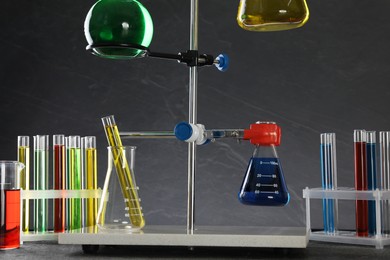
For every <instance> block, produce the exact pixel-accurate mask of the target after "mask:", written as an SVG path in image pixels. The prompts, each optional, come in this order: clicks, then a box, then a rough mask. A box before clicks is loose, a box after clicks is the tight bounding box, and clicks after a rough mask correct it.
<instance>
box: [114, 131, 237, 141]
mask: <svg viewBox="0 0 390 260" xmlns="http://www.w3.org/2000/svg"><path fill="white" fill-rule="evenodd" d="M119 135H120V136H121V138H122V139H176V136H175V133H174V132H173V131H133V132H120V133H119ZM204 135H205V137H206V138H207V139H210V140H213V139H220V138H233V139H239V140H240V139H244V129H211V130H206V131H205V132H204Z"/></svg>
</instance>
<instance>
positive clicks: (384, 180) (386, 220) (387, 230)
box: [379, 131, 390, 234]
mask: <svg viewBox="0 0 390 260" xmlns="http://www.w3.org/2000/svg"><path fill="white" fill-rule="evenodd" d="M379 143H380V165H381V190H384V191H388V190H390V131H381V132H379ZM382 231H383V234H390V201H389V200H383V201H382Z"/></svg>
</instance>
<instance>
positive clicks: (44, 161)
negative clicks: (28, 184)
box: [34, 135, 49, 232]
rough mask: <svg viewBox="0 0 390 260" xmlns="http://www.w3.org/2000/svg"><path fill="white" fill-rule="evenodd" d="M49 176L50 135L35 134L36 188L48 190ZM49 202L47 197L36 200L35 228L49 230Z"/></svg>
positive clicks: (43, 230)
mask: <svg viewBox="0 0 390 260" xmlns="http://www.w3.org/2000/svg"><path fill="white" fill-rule="evenodd" d="M48 178H49V136H48V135H36V136H34V190H47V189H48V188H49V187H48ZM47 209H48V203H47V200H46V199H35V200H34V230H35V231H36V232H45V231H47V228H48V227H47V225H48V218H47Z"/></svg>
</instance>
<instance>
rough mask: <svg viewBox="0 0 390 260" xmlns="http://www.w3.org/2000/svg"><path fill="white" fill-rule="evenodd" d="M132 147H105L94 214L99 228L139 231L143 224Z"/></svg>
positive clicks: (102, 229) (133, 147)
mask: <svg viewBox="0 0 390 260" xmlns="http://www.w3.org/2000/svg"><path fill="white" fill-rule="evenodd" d="M135 150H136V147H135V146H121V147H112V146H109V147H108V166H107V174H106V179H105V182H104V187H103V192H102V197H101V199H100V205H99V210H98V216H97V225H98V227H99V229H100V230H101V231H108V232H111V231H112V232H115V231H124V232H132V231H138V230H140V229H141V228H143V227H144V226H145V220H144V217H143V214H142V208H141V204H140V201H141V200H140V199H139V196H138V187H137V185H136V182H135V175H134V165H135Z"/></svg>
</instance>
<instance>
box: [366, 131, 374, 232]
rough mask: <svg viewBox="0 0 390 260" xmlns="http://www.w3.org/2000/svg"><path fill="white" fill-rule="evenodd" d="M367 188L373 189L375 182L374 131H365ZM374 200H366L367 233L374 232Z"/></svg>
mask: <svg viewBox="0 0 390 260" xmlns="http://www.w3.org/2000/svg"><path fill="white" fill-rule="evenodd" d="M366 134H367V178H368V179H367V188H368V190H372V191H374V190H375V189H376V188H377V184H376V132H375V131H367V132H366ZM375 211H376V209H375V201H373V200H370V201H368V234H369V235H371V236H373V235H375V234H376V213H375Z"/></svg>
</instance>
